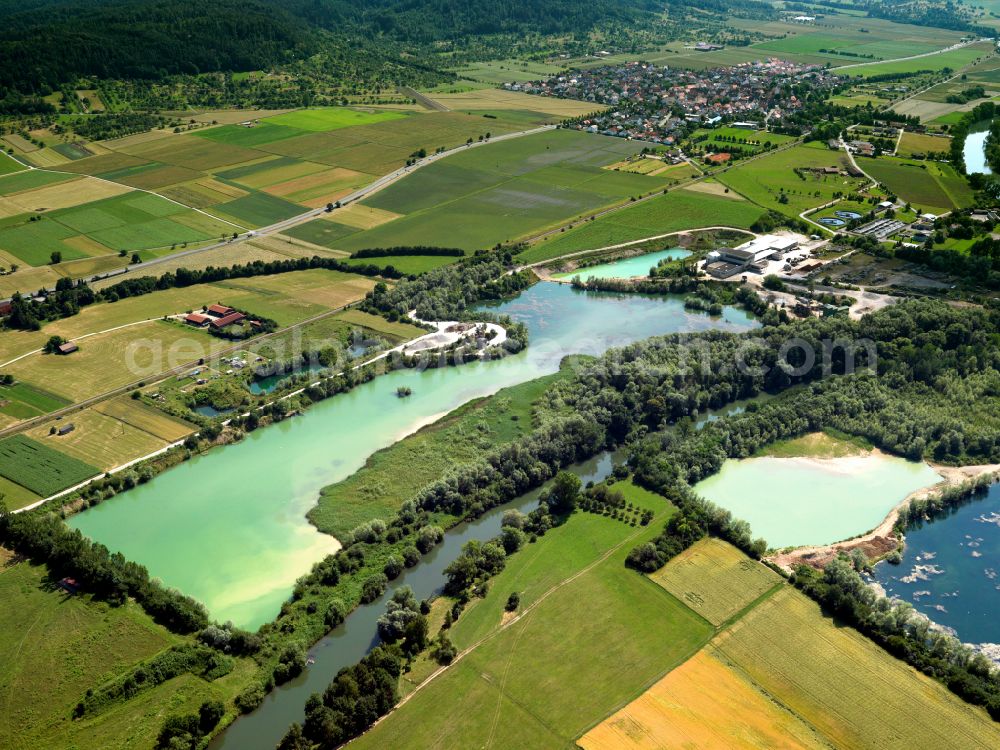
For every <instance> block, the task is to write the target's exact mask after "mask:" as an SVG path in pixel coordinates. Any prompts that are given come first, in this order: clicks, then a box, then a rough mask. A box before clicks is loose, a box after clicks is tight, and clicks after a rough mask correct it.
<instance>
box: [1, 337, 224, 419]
mask: <svg viewBox="0 0 1000 750" xmlns="http://www.w3.org/2000/svg"><path fill="white" fill-rule="evenodd" d="M79 346H80V349H79V351H77V352H74V353H73V354H70V355H68V356H59V355H55V354H32V355H31V356H29V357H25V358H23V359H19V360H18V361H17V362H15V363H13V364H11V365H9V366H8V367H7V368H6V372H8V373H10V374H11V375H13V376H14V377H15V378H17V379H18V380H20V381H24V382H27V383H45V384H46V387H47V388H48V389H51V390H52V392H53V393H54V394H55V395H57V396H60V397H62V398H65V399H69V400H70V401H72V402H78V401H82V400H84V399H87V398H90V397H93V396H96V395H99V394H101V393H105V392H107V391H109V390H112V389H114V388H119V387H122V386H125V385H128V384H129V383H134V382H137V381H140V380H144V379H147V378H153V377H155V376H156V375H157V374H159V373H161V372H163V371H165V370H168V369H170V368H171V367H176V366H179V365H181V364H183V363H185V362H191V361H195V360H197V359H199V358H201V357H208V356H211V353H212V352H213V351H216V350H219V349H222V348H225V347H227V346H232V344H231V343H230V342H227V341H224V340H222V339H217V338H214V337H212V336H210V335H209V334H208V333H206V332H204V331H201V330H196V329H194V328H191V327H190V326H185V325H183V324H182V323H178V322H164V321H160V320H154V321H150V322H148V323H141V324H139V325H136V326H130V327H129V328H123V329H118V330H114V331H108V332H105V333H99V334H96V335H94V336H89V337H87V338H85V339H82V340H80V342H79Z"/></svg>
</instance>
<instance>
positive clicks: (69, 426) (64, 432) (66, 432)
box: [56, 422, 76, 437]
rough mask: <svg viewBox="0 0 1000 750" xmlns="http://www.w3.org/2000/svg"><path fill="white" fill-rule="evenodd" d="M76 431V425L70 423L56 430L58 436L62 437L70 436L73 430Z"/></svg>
mask: <svg viewBox="0 0 1000 750" xmlns="http://www.w3.org/2000/svg"><path fill="white" fill-rule="evenodd" d="M75 429H76V425H75V424H73V423H72V422H70V423H69V424H64V425H63V426H62V427H60V428H59V429H58V430H56V435H58V436H60V437H62V436H63V435H69V434H70V433H71V432H72V431H73V430H75Z"/></svg>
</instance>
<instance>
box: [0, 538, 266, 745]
mask: <svg viewBox="0 0 1000 750" xmlns="http://www.w3.org/2000/svg"><path fill="white" fill-rule="evenodd" d="M9 557H10V555H9V553H7V552H6V551H5V550H2V549H0V599H2V601H3V602H4V604H5V605H6V606H4V607H2V608H0V664H3V665H4V669H3V670H0V694H2V695H3V696H4V711H3V712H2V713H0V736H3V737H4V738H6V740H7V746H8V747H10V748H11V749H12V750H14V749H15V748H16V749H18V750H20V749H22V748H24V749H27V748H57V747H58V748H64V747H65V748H69V747H80V748H83V747H100V748H106V749H107V750H127V748H133V747H153V746H154V745H155V744H156V735H157V733H158V732H159V731H160V727H161V726H162V724H163V720H164V719H165V718H166V716H167V715H169V714H171V713H174V712H192V711H193V712H197V709H198V706H199V705H201V703H202V702H203V701H205V700H209V699H220V700H229V699H231V698H232V697H233V696H234V695H235V694H236V693H237V692H238V691H239V690H240V688H241V684H242V683H243V682H245V681H246V679H247V672H248V669H247V665H245V664H244V663H243V662H240V663H238V665H237V668H236V669H235V670H234V671H233V673H231V674H230V675H228V676H226V677H224V678H222V679H219V680H216V681H214V682H206V681H205V680H203V679H201V678H198V677H194V676H193V675H190V674H188V675H184V676H182V677H178V678H175V679H173V680H170V681H168V682H166V683H164V684H162V685H160V686H158V687H155V688H153V689H150V690H145V691H142V692H140V693H139V694H138V695H136V696H135V697H134V698H132V699H130V700H129V701H127V702H125V703H120V704H115V705H112V706H109V707H108V708H107V709H106V710H104V711H102V712H100V713H98V714H96V715H94V716H88V717H85V718H83V719H73V718H72V716H73V708H74V706H76V704H77V702H78V701H80V700H81V699H82V698H83V697H84V695H85V693H86V691H87V690H88V689H91V688H94V687H97V686H100V685H102V684H104V683H105V682H107V681H110V680H113V679H115V678H117V677H120V676H122V675H124V674H126V673H127V672H129V671H131V670H132V669H133V668H134V667H135V666H136V665H138V664H140V663H141V662H143V661H145V660H147V659H150V658H151V657H153V656H155V655H156V654H157V653H159V652H161V651H163V650H164V649H166V648H169V647H170V646H172V645H174V644H176V643H179V642H181V639H180V638H178V637H177V636H175V635H173V634H171V633H169V632H168V631H167V630H165V629H164V628H162V627H160V626H159V625H157V624H156V623H154V622H153V621H152V620H151V619H150V618H149V616H148V615H146V614H145V613H144V612H143V611H142V609H141V608H140V607H139V606H138V605H137V604H135V603H134V602H131V601H129V602H127V603H126V604H124V605H123V606H120V607H112V606H110V605H108V604H105V603H103V602H98V601H95V600H93V599H91V598H90V597H89V596H87V595H86V594H76V595H69V594H67V593H66V592H64V591H62V590H60V589H57V588H55V587H54V585H53V581H52V579H51V577H50V573H49V571H48V570H47V569H46V568H44V567H43V566H36V565H32V564H30V563H27V562H17V561H15V560H12V559H9Z"/></svg>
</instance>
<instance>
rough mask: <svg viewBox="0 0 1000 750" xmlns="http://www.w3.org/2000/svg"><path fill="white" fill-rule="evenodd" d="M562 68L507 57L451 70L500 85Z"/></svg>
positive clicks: (536, 78)
mask: <svg viewBox="0 0 1000 750" xmlns="http://www.w3.org/2000/svg"><path fill="white" fill-rule="evenodd" d="M563 70H565V68H563V67H562V66H559V65H550V64H548V63H541V62H533V61H528V60H511V59H507V60H487V61H485V62H476V63H470V64H468V65H465V66H462V67H459V68H453V69H452V71H451V72H453V73H455V74H456V75H457V76H459V78H464V79H469V80H472V81H477V82H480V83H487V84H491V85H500V84H502V83H512V82H524V81H535V80H538V79H539V78H547V77H548V76H553V75H557V74H558V73H561V72H563ZM460 83H461V81H460ZM448 85H449V86H450V85H453V84H448Z"/></svg>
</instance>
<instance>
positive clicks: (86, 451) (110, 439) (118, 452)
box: [25, 409, 167, 471]
mask: <svg viewBox="0 0 1000 750" xmlns="http://www.w3.org/2000/svg"><path fill="white" fill-rule="evenodd" d="M59 424H60V425H65V424H72V425H73V428H74V429H73V431H72V432H70V433H69V434H67V435H50V434H49V425H47V424H46V425H42V426H40V427H35V428H33V429H30V430H28V431H27V432H26V433H25V434H26V435H27V436H28V437H30V438H32V439H34V440H37V441H38V442H40V443H42V444H43V445H46V446H48V447H49V448H53V449H54V450H58V451H61V452H62V453H65V454H66V455H68V456H72V457H73V458H78V459H80V460H81V461H84V462H86V463H88V464H90V465H91V466H96V467H97V468H98V469H101V470H102V471H109V470H111V469H114V468H116V467H118V466H121V465H122V464H124V463H127V462H129V461H132V460H134V459H136V458H141V457H142V456H145V455H148V454H150V453H152V452H153V451H157V450H159V449H160V448H164V447H166V445H167V444H166V442H164V441H163V440H160V439H159V438H157V437H154V436H153V435H150V434H149V433H148V432H144V431H143V430H140V429H137V428H135V427H132V426H131V425H127V424H125V423H124V422H120V421H119V420H117V419H114V418H113V417H109V416H106V415H104V414H101V413H100V412H97V411H95V410H94V409H84V410H83V411H81V412H78V413H76V414H73V415H72V416H70V417H66V418H64V419H63V421H62V422H60V423H59Z"/></svg>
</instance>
